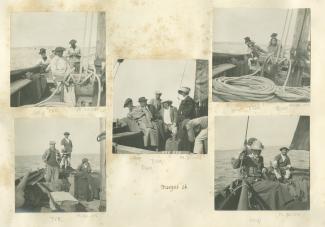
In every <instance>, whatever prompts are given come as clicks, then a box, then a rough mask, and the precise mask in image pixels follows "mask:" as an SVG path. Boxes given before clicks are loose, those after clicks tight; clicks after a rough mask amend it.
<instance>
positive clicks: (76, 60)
mask: <svg viewBox="0 0 325 227" xmlns="http://www.w3.org/2000/svg"><path fill="white" fill-rule="evenodd" d="M76 43H77V40H75V39H71V40H70V42H69V44H70V47H69V49H68V51H67V55H68V59H69V62H70V65H71V67H74V71H75V72H77V73H78V72H79V71H80V58H81V51H80V48H79V47H78V46H77V45H76Z"/></svg>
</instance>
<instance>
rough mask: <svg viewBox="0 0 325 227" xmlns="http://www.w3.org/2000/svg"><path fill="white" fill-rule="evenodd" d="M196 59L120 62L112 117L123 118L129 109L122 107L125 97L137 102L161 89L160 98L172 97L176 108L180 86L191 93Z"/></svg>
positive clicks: (192, 92) (151, 96)
mask: <svg viewBox="0 0 325 227" xmlns="http://www.w3.org/2000/svg"><path fill="white" fill-rule="evenodd" d="M195 67H196V63H195V60H125V61H124V62H122V64H121V65H120V67H119V69H118V71H117V74H116V77H115V81H114V100H113V102H114V118H122V117H125V116H126V114H127V112H128V110H127V109H126V108H123V104H124V101H125V99H126V98H132V99H133V103H134V105H138V98H139V97H141V96H145V97H146V98H147V99H151V98H154V96H155V91H156V90H160V91H161V92H162V97H161V98H162V99H171V100H172V101H173V105H174V106H176V107H178V105H179V101H178V100H177V95H178V94H177V90H178V89H179V87H180V86H181V79H182V75H183V72H184V69H185V72H184V77H183V83H182V86H186V87H189V88H191V92H190V96H191V97H193V94H194V83H195V71H196V69H195Z"/></svg>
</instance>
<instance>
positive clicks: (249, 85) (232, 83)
mask: <svg viewBox="0 0 325 227" xmlns="http://www.w3.org/2000/svg"><path fill="white" fill-rule="evenodd" d="M275 90H276V87H275V84H274V82H273V81H272V80H270V79H267V78H265V77H260V76H253V75H246V76H240V77H219V78H216V79H214V80H213V91H212V92H213V94H216V95H218V96H220V97H221V98H222V99H224V100H226V101H266V100H270V99H272V98H273V97H274V93H275Z"/></svg>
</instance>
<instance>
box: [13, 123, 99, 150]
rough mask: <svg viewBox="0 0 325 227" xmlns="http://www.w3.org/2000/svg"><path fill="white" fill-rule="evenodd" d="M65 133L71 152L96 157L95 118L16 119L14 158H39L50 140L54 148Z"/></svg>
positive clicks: (96, 130)
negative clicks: (17, 156) (28, 156)
mask: <svg viewBox="0 0 325 227" xmlns="http://www.w3.org/2000/svg"><path fill="white" fill-rule="evenodd" d="M65 131H68V132H70V134H71V135H70V138H71V140H72V142H73V146H74V147H73V152H74V153H80V154H85V153H87V154H99V153H100V150H99V149H100V147H99V144H100V143H98V142H97V140H96V138H97V136H98V135H99V133H100V132H99V118H17V119H16V120H15V151H16V153H15V154H16V155H33V154H34V155H35V154H39V155H42V154H43V153H44V151H45V150H46V149H47V148H48V147H49V141H50V140H54V141H56V143H57V146H56V147H57V148H58V149H59V150H61V148H60V146H59V145H60V141H61V139H62V138H63V133H64V132H65Z"/></svg>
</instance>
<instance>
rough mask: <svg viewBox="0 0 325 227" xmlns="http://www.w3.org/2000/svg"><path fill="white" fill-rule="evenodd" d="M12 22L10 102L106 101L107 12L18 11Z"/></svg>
mask: <svg viewBox="0 0 325 227" xmlns="http://www.w3.org/2000/svg"><path fill="white" fill-rule="evenodd" d="M10 19H11V25H10V37H11V44H10V45H11V46H10V106H11V107H20V106H25V107H26V106H29V107H57V106H58V107H61V106H65V107H80V106H81V107H95V106H97V107H98V106H105V105H106V72H105V62H106V61H105V58H106V57H105V56H106V50H105V49H106V48H105V42H106V25H105V13H104V12H17V13H12V14H11V18H10Z"/></svg>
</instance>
